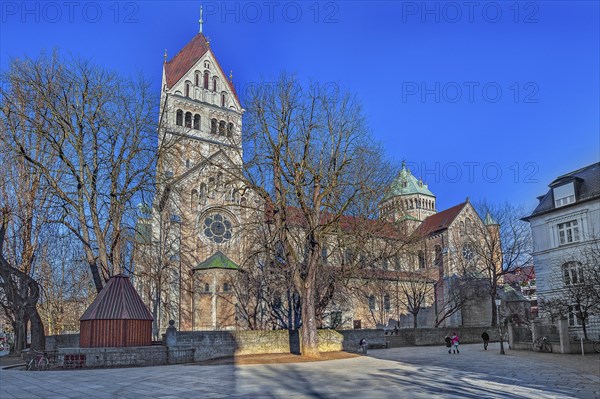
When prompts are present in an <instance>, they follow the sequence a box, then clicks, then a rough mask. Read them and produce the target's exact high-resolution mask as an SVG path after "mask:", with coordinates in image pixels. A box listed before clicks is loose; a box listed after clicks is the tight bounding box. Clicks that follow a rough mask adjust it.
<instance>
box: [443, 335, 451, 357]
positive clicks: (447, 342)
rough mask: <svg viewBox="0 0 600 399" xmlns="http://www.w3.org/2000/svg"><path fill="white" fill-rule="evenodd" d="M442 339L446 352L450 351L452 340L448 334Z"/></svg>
mask: <svg viewBox="0 0 600 399" xmlns="http://www.w3.org/2000/svg"><path fill="white" fill-rule="evenodd" d="M444 341H446V348H448V353H452V340H451V339H450V337H449V336H447V335H446V338H444Z"/></svg>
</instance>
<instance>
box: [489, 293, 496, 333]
mask: <svg viewBox="0 0 600 399" xmlns="http://www.w3.org/2000/svg"><path fill="white" fill-rule="evenodd" d="M490 297H491V298H492V323H491V324H490V325H491V326H492V327H497V326H498V323H497V322H496V321H497V320H498V314H497V310H498V308H497V307H496V302H495V301H494V300H495V299H496V296H495V295H490Z"/></svg>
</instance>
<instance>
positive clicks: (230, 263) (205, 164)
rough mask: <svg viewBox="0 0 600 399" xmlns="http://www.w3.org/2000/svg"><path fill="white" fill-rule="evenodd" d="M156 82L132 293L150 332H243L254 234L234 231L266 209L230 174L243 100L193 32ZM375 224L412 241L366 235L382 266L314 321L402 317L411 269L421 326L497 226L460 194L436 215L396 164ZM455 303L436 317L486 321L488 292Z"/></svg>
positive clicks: (235, 168)
mask: <svg viewBox="0 0 600 399" xmlns="http://www.w3.org/2000/svg"><path fill="white" fill-rule="evenodd" d="M162 87H163V90H162V93H161V98H162V103H161V125H160V126H159V141H160V142H163V143H164V142H166V143H169V144H170V146H169V147H168V148H169V149H168V151H166V152H165V153H164V154H162V155H161V157H160V159H159V162H158V168H157V185H158V193H159V194H158V197H157V198H156V199H155V203H154V205H153V209H152V210H149V211H148V212H147V217H146V218H145V219H144V218H140V221H139V223H138V230H139V231H141V232H143V234H141V235H140V237H138V243H139V244H140V245H138V247H137V249H136V253H137V255H136V259H137V260H136V274H137V276H138V277H137V282H136V283H137V288H138V292H140V294H141V295H142V297H143V298H144V300H145V302H146V303H147V305H148V307H149V308H150V309H151V310H152V311H153V315H154V316H155V325H154V335H155V337H156V336H158V334H159V333H160V332H162V331H164V329H165V328H166V326H167V321H168V320H169V319H173V320H176V321H177V323H178V327H179V329H180V330H189V331H194V330H205V329H210V330H237V329H243V328H244V327H245V326H244V325H243V323H241V322H240V318H239V317H238V315H239V314H238V312H237V308H236V305H237V302H236V301H237V297H236V296H235V295H234V293H233V292H232V287H233V286H234V279H235V276H236V273H237V272H236V270H238V269H240V268H243V265H244V262H245V261H246V254H247V253H249V252H250V251H249V249H250V248H251V247H252V245H253V244H254V243H253V242H252V238H250V237H248V236H246V235H245V234H243V233H242V231H247V230H248V226H253V225H260V223H264V218H265V210H264V208H263V206H262V204H261V203H260V201H258V200H257V198H256V196H254V195H252V192H251V191H250V190H248V189H246V188H245V187H244V186H243V184H241V179H240V178H239V176H240V173H241V170H242V166H243V165H242V154H243V149H242V142H241V132H242V115H243V113H244V109H243V108H242V106H241V104H240V102H239V100H238V98H237V95H236V93H235V90H234V89H233V83H232V81H231V76H229V77H227V76H225V74H224V73H223V70H222V69H221V67H220V65H219V63H218V61H217V59H216V57H215V56H214V54H213V52H212V49H211V47H210V44H209V43H208V41H207V39H206V38H205V37H204V36H203V35H202V34H201V33H200V34H198V35H196V36H195V37H194V38H193V39H192V40H191V41H190V42H189V43H188V44H187V45H186V46H185V47H184V48H183V49H182V50H181V51H180V52H179V53H177V55H176V56H175V57H173V58H172V59H171V60H169V61H167V58H166V57H165V63H164V65H163V85H162ZM380 222H381V223H388V224H390V225H394V226H395V227H394V228H397V229H399V230H401V231H402V232H403V234H406V235H411V234H413V233H417V234H419V235H420V236H422V240H420V242H419V243H418V245H416V246H415V248H414V251H413V252H414V253H413V254H412V255H406V256H404V257H402V259H396V260H393V259H387V258H385V257H384V256H379V255H378V251H381V248H382V247H383V246H384V241H385V237H382V238H381V239H380V240H379V241H378V242H376V243H374V244H373V247H374V250H373V251H372V253H370V254H369V255H371V260H369V261H368V262H369V263H370V264H369V265H368V267H367V268H368V269H372V270H374V269H378V270H380V272H377V273H375V272H373V273H370V272H369V273H366V272H365V273H362V274H361V275H360V276H357V277H356V278H354V279H353V281H352V282H351V284H350V285H351V287H353V288H357V287H359V288H360V289H350V290H346V291H345V292H343V293H341V294H338V297H337V298H336V299H335V300H334V301H332V304H331V306H329V308H328V309H327V310H326V312H325V315H324V320H323V323H322V324H323V325H322V326H323V327H328V326H329V327H335V328H375V327H381V326H384V325H386V324H387V323H389V321H390V320H391V319H395V320H401V319H403V318H404V319H405V320H406V319H407V318H410V317H412V316H409V314H408V312H407V310H406V308H405V306H403V305H401V301H400V300H399V299H398V298H399V294H398V284H399V280H402V281H407V277H406V276H408V274H410V273H412V275H416V274H419V275H421V276H422V277H421V278H422V279H423V280H424V281H425V282H424V284H431V287H435V288H432V289H431V290H428V292H427V294H426V299H425V302H424V304H423V313H422V314H421V316H420V320H419V321H420V324H419V326H423V325H427V326H433V325H436V324H438V323H436V313H438V312H437V307H438V303H443V302H444V301H446V302H449V301H451V300H452V299H451V298H452V292H451V291H452V289H453V288H452V286H451V285H450V284H448V283H447V282H448V280H449V279H450V278H454V276H457V275H460V274H461V273H462V271H463V270H464V269H463V266H464V265H463V263H464V262H465V256H466V255H465V251H466V250H467V249H468V248H467V244H466V243H467V242H468V241H469V240H473V239H475V240H477V239H479V238H477V237H478V234H479V235H480V234H488V233H489V234H494V228H495V226H491V225H490V226H487V225H485V224H484V222H483V220H482V219H481V218H480V216H479V215H478V214H477V212H476V211H475V209H474V208H473V206H472V205H471V204H470V203H469V202H468V200H467V201H465V202H464V203H462V204H459V205H457V206H455V207H452V208H450V209H447V210H445V211H442V212H439V213H438V211H437V209H436V197H435V195H434V194H433V193H432V192H431V191H430V190H429V188H428V186H427V184H425V183H424V182H422V181H421V180H418V179H417V178H416V177H415V176H413V175H412V174H411V172H410V170H409V169H408V168H406V166H405V165H403V167H402V170H401V172H400V174H399V176H398V177H397V179H396V180H395V181H394V183H393V184H392V186H391V187H390V188H389V190H388V192H387V193H386V194H385V196H384V198H383V201H382V203H381V207H380V220H379V221H375V222H374V223H380ZM496 227H497V226H496ZM482 232H483V233H482ZM333 241H335V237H332V242H333ZM376 241H377V240H376ZM332 247H333V245H332ZM330 249H331V251H332V253H331V254H330V255H329V258H328V262H329V264H330V265H332V266H333V267H335V264H336V262H337V264H340V263H341V262H345V261H346V260H345V257H346V254H345V253H344V254H341V252H343V249H340V248H337V252H338V253H337V255H336V254H334V253H333V252H334V251H333V249H332V248H330ZM467 252H468V251H467ZM217 254H222V255H223V256H222V261H221V263H220V264H219V263H215V262H213V261H212V260H211V259H212V258H213V257H215V256H216V255H217ZM219 256H220V255H219ZM383 258H385V260H378V259H383ZM392 263H393V264H392ZM224 265H226V266H224ZM362 267H363V266H361V268H362ZM403 273H404V274H403ZM369 290H370V291H369ZM261 306H262V305H260V306H258V307H259V308H260V307H261ZM440 306H441V305H440ZM465 309H466V310H468V311H463V312H462V313H461V312H457V313H456V314H454V315H453V316H452V317H451V318H448V319H447V320H445V321H444V322H443V323H442V325H443V326H446V325H448V326H449V325H453V326H458V325H472V326H480V325H489V323H490V321H491V315H490V312H488V310H489V309H491V302H489V300H484V301H476V302H473V303H471V304H469V307H468V309H467V308H465ZM263 328H265V327H263ZM267 328H268V327H267Z"/></svg>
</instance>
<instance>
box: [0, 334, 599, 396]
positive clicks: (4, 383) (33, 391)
mask: <svg viewBox="0 0 600 399" xmlns="http://www.w3.org/2000/svg"><path fill="white" fill-rule="evenodd" d="M498 352H499V346H498V344H492V345H490V348H489V350H488V351H484V350H483V347H482V345H475V344H473V345H462V347H461V351H460V354H459V355H449V354H448V353H447V352H446V351H445V348H443V347H418V348H414V347H413V348H398V349H387V350H385V349H382V350H372V351H370V352H369V355H368V356H362V357H355V358H350V359H342V360H331V361H324V362H311V363H288V364H261V365H220V366H206V365H197V364H193V365H175V366H159V367H144V368H122V369H103V370H72V371H46V372H24V371H19V370H2V371H0V398H2V399H9V398H27V399H29V398H131V399H137V398H164V399H167V398H169V399H171V398H172V399H175V398H427V399H432V398H472V399H480V398H510V399H516V398H535V399H537V398H584V399H588V398H589V399H592V398H599V397H600V357H599V356H598V355H586V356H585V357H581V356H577V355H558V354H542V353H532V352H513V351H509V352H508V353H507V355H505V356H501V355H500V354H499V353H498Z"/></svg>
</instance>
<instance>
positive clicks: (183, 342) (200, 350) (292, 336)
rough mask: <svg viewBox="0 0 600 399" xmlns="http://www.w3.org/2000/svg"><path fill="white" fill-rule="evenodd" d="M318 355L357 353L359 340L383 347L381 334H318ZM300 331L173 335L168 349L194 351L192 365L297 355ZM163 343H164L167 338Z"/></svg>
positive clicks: (381, 331) (324, 331)
mask: <svg viewBox="0 0 600 399" xmlns="http://www.w3.org/2000/svg"><path fill="white" fill-rule="evenodd" d="M317 333H318V335H319V351H320V352H335V351H342V350H344V351H358V350H359V342H360V340H361V339H363V338H364V339H366V340H367V341H368V342H369V344H370V346H371V347H373V346H381V347H384V346H385V345H386V343H385V338H384V335H383V330H340V331H335V330H318V331H317ZM299 334H300V331H289V330H264V331H260V330H259V331H237V332H234V331H175V332H174V340H173V341H169V342H171V343H172V346H170V348H189V349H191V348H193V349H194V361H203V360H208V359H214V358H218V357H226V356H234V355H238V356H239V355H253V354H264V353H300V352H301V348H300V336H299ZM163 342H165V343H166V342H167V337H166V336H165V339H164V340H163Z"/></svg>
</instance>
